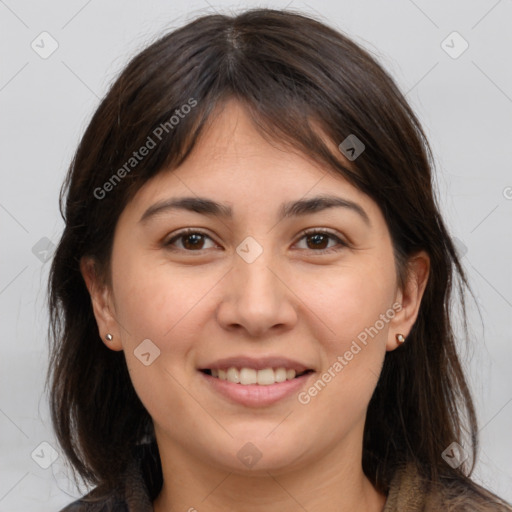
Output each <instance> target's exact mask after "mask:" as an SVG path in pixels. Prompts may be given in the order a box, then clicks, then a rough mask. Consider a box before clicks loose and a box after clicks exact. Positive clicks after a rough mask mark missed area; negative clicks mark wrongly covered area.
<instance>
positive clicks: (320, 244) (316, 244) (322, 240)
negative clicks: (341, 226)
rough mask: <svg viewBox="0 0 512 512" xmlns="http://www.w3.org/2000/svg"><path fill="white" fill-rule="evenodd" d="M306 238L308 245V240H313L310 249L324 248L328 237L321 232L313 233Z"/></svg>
mask: <svg viewBox="0 0 512 512" xmlns="http://www.w3.org/2000/svg"><path fill="white" fill-rule="evenodd" d="M307 240H308V246H309V242H310V241H311V240H313V247H310V249H315V248H316V249H326V248H327V243H328V241H329V237H328V236H327V235H325V234H323V233H314V234H313V235H308V237H307Z"/></svg>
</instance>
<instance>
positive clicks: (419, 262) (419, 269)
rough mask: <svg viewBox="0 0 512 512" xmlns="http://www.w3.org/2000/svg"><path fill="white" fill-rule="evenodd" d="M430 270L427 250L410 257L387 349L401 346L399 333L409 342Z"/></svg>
mask: <svg viewBox="0 0 512 512" xmlns="http://www.w3.org/2000/svg"><path fill="white" fill-rule="evenodd" d="M429 272H430V257H429V256H428V254H427V253H426V252H425V251H420V252H418V253H416V254H415V255H413V256H412V257H411V258H409V261H408V263H407V278H406V284H405V287H404V290H401V289H398V290H397V293H396V296H395V304H400V305H401V308H400V309H399V308H396V310H397V313H396V314H395V316H394V317H393V319H392V320H391V322H390V325H389V331H388V341H387V343H386V350H388V351H390V350H394V349H395V348H397V347H398V346H400V343H398V342H397V340H396V335H397V334H403V336H404V337H405V338H406V341H405V343H407V336H408V334H409V332H410V331H411V329H412V326H413V325H414V322H415V321H416V318H417V317H418V312H419V310H420V305H421V299H422V297H423V292H424V291H425V288H426V286H427V282H428V276H429Z"/></svg>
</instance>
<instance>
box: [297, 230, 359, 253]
mask: <svg viewBox="0 0 512 512" xmlns="http://www.w3.org/2000/svg"><path fill="white" fill-rule="evenodd" d="M315 234H326V235H330V236H331V238H334V239H335V240H336V241H337V242H338V244H339V245H341V246H342V247H343V248H346V247H351V245H350V243H349V242H348V240H346V238H345V237H344V236H343V235H342V234H341V233H338V232H337V231H336V230H333V229H331V228H323V227H314V228H307V229H304V230H303V231H301V232H300V233H299V234H298V235H297V241H296V242H295V244H296V243H298V242H299V241H300V240H302V239H303V238H304V237H305V236H307V235H315ZM295 244H294V245H295ZM301 250H307V249H301ZM339 250H340V248H339V247H328V248H327V249H318V250H315V249H310V251H311V252H312V253H317V254H323V253H328V252H335V251H339Z"/></svg>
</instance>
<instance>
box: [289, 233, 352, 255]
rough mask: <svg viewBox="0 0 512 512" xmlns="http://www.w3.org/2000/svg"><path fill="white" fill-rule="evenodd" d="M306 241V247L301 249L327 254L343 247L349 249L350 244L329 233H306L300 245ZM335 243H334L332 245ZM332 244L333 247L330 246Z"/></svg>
mask: <svg viewBox="0 0 512 512" xmlns="http://www.w3.org/2000/svg"><path fill="white" fill-rule="evenodd" d="M302 240H305V242H306V243H305V245H306V246H305V247H299V248H300V249H306V250H308V249H309V250H312V251H313V252H317V253H320V254H322V253H327V252H332V251H338V250H340V249H341V248H343V247H348V244H347V243H346V242H344V241H343V240H341V238H339V237H338V236H336V235H335V234H334V233H331V232H329V231H321V230H316V231H309V232H304V233H303V235H302V237H301V238H300V240H299V243H300V242H301V241H302ZM332 242H334V243H332ZM329 244H331V245H329Z"/></svg>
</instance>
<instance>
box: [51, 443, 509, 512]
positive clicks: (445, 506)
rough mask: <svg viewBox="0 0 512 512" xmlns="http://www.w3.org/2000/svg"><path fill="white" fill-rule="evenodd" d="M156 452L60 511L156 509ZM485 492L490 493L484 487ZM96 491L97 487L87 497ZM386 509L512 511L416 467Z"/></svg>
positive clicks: (402, 477)
mask: <svg viewBox="0 0 512 512" xmlns="http://www.w3.org/2000/svg"><path fill="white" fill-rule="evenodd" d="M154 457H155V453H154V452H152V453H149V452H146V454H145V456H144V457H142V456H141V457H140V459H139V460H138V462H134V463H133V464H132V465H131V466H130V467H129V468H128V470H127V471H126V473H125V477H124V479H123V482H124V484H123V486H122V487H120V488H117V489H114V490H113V491H112V492H111V493H110V494H109V496H108V497H107V498H103V499H101V500H100V501H95V502H88V501H85V499H86V498H85V499H84V498H82V499H80V500H77V501H75V502H74V503H72V504H71V505H68V506H67V507H66V508H64V509H62V510H61V511H60V512H153V506H152V501H153V499H154V498H155V497H156V496H157V495H158V492H159V489H160V487H161V484H162V481H161V474H160V473H158V472H157V471H155V466H156V464H155V462H156V459H155V458H154ZM482 493H483V494H484V495H485V494H487V493H486V491H484V490H482ZM92 494H94V490H93V491H91V493H89V494H88V495H87V496H91V495H92ZM382 512H512V507H509V506H508V505H506V504H500V502H499V500H497V499H494V497H493V496H492V495H491V494H489V495H488V497H487V498H483V497H480V496H479V495H478V493H477V492H476V491H472V490H471V489H469V488H467V487H466V486H463V484H461V483H460V482H458V481H457V482H456V481H453V482H452V483H451V484H449V483H446V485H444V486H443V488H442V490H440V491H437V492H435V491H434V490H432V487H431V486H429V485H428V484H427V483H425V482H424V481H423V480H422V479H421V478H420V477H419V475H418V473H417V472H416V470H415V469H414V468H413V467H412V466H408V467H407V469H402V470H399V471H397V472H396V474H395V476H394V478H393V480H392V482H391V485H390V488H389V492H388V497H387V501H386V504H385V507H384V509H383V511H382Z"/></svg>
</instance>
